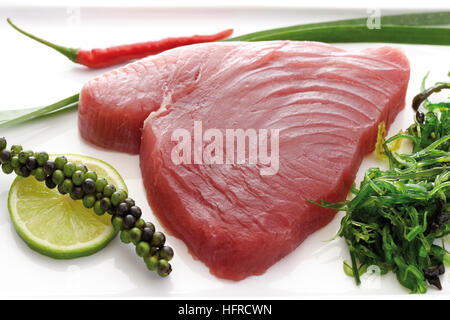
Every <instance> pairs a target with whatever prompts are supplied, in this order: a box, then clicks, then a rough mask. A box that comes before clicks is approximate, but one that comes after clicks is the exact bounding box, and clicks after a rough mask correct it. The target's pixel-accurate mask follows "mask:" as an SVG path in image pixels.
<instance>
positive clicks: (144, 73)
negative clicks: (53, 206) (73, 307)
mask: <svg viewBox="0 0 450 320" xmlns="http://www.w3.org/2000/svg"><path fill="white" fill-rule="evenodd" d="M408 79H409V63H408V60H407V58H406V57H405V56H404V54H403V53H402V52H401V51H399V50H397V49H393V48H390V47H381V48H376V49H367V50H363V51H360V52H347V51H344V50H341V49H338V48H335V47H333V46H330V45H326V44H320V43H311V42H289V41H283V42H281V41H275V42H261V43H215V44H207V45H196V46H189V47H185V48H180V49H175V50H172V51H170V52H168V53H167V54H163V55H159V56H157V57H154V58H151V59H147V60H143V61H140V62H137V63H134V64H131V65H128V66H126V67H125V68H122V69H119V70H118V71H115V72H112V73H108V74H106V75H104V76H103V77H100V78H98V79H97V80H94V81H92V82H90V83H89V84H88V86H87V87H85V89H83V98H84V99H83V100H82V103H88V104H89V106H88V105H85V106H83V105H82V108H81V110H80V111H81V114H80V124H81V126H80V128H81V130H82V134H83V136H84V137H87V138H88V139H90V140H91V141H93V142H95V143H97V144H100V145H103V146H106V147H110V148H114V149H118V150H125V151H128V152H136V150H137V147H138V145H139V127H140V123H141V122H142V121H143V119H144V118H145V117H146V116H147V114H148V113H149V112H150V111H152V110H156V109H157V110H156V111H155V112H152V113H150V115H149V116H148V118H147V119H146V120H145V123H144V127H143V132H142V142H141V148H140V162H141V169H142V175H143V180H144V185H145V188H146V190H147V196H148V200H149V203H150V205H151V207H152V209H153V211H154V213H155V214H156V215H157V216H158V217H159V219H160V220H161V222H162V223H163V225H164V226H165V227H166V228H167V229H169V231H171V232H172V233H173V234H174V235H175V236H177V237H179V238H181V239H182V240H183V241H184V242H185V243H186V245H187V246H188V248H189V250H190V251H191V253H192V254H193V255H194V256H195V257H197V258H198V259H200V260H201V261H203V262H204V263H205V264H206V265H207V266H208V267H209V269H210V271H211V272H212V273H213V274H214V275H216V276H218V277H221V278H226V279H232V280H240V279H243V278H246V277H248V276H250V275H257V274H261V273H263V272H264V271H265V270H266V269H267V268H269V267H270V266H271V265H273V264H274V263H275V262H277V261H278V260H280V259H281V258H282V257H284V256H285V255H287V254H288V253H289V252H291V251H292V250H294V249H295V248H296V247H297V246H298V245H299V244H300V243H302V241H303V240H304V239H305V238H306V237H307V236H308V235H310V234H311V233H313V232H314V231H316V230H318V229H319V228H321V227H323V226H324V225H326V224H327V223H328V222H330V220H331V219H332V218H333V216H334V212H333V211H330V210H326V209H322V208H319V207H317V206H315V205H312V204H310V203H309V202H307V200H309V199H310V200H315V201H318V200H320V199H324V200H328V201H341V200H343V199H345V197H346V195H347V192H348V190H349V188H350V185H351V183H352V182H353V180H354V178H355V174H356V172H357V170H358V167H359V165H360V163H361V160H362V157H363V156H364V155H365V154H367V153H368V152H370V151H371V150H373V147H374V144H375V140H376V133H377V125H378V123H379V122H380V121H385V122H386V124H387V125H389V124H390V123H391V122H392V121H393V120H394V118H395V116H396V115H397V113H398V112H399V111H400V110H401V109H402V108H403V106H404V101H405V92H406V87H407V84H408ZM90 107H92V108H93V109H94V114H95V116H93V115H92V114H91V110H90ZM88 109H89V110H88ZM108 110H110V111H109V112H110V114H107V113H108V112H107V111H108ZM86 117H88V118H89V117H93V119H92V120H88V119H86ZM122 121H123V123H122ZM88 123H90V124H92V128H88ZM194 124H195V126H197V129H196V131H195V132H194V130H193V128H194ZM199 128H201V129H202V131H201V132H200V133H199ZM208 129H214V130H208ZM227 129H233V130H234V129H242V130H243V131H244V132H245V130H248V129H250V131H251V129H253V130H255V131H256V133H257V134H258V136H257V139H258V140H253V139H251V138H249V137H250V136H251V135H249V137H247V142H248V145H247V146H246V148H249V149H248V150H247V149H245V150H247V151H246V163H245V164H239V163H237V162H233V161H231V160H233V159H234V160H235V159H237V157H238V154H237V150H238V147H237V142H236V145H235V146H236V148H235V149H234V151H232V152H231V154H230V153H228V152H227V150H226V149H227V148H226V141H225V140H226V139H228V136H227V137H226V132H227ZM260 129H261V130H268V131H267V132H269V133H268V136H267V137H268V138H267V145H268V146H269V150H268V154H270V153H271V152H275V151H276V150H275V144H271V143H270V141H271V137H272V136H275V137H276V134H275V133H276V132H278V134H279V137H278V141H279V145H278V153H279V162H278V165H279V168H277V170H274V171H273V172H272V173H273V174H267V173H266V174H262V170H261V169H263V168H264V167H268V165H266V164H267V162H266V164H263V162H262V161H261V162H257V163H255V162H253V163H251V161H250V154H251V153H252V152H253V151H254V150H255V141H257V143H259V141H260V140H259V139H262V138H261V135H260V132H263V131H259V130H260ZM180 130H181V131H180ZM277 130H278V131H277ZM114 132H120V133H121V134H123V136H120V135H114ZM180 132H181V133H189V134H190V136H189V137H188V138H187V139H183V138H180V137H181V135H178V134H179V133H180ZM207 132H209V135H207V134H206V133H207ZM248 132H249V131H247V133H248ZM212 133H213V134H212ZM219 133H221V134H223V141H222V145H221V144H220V143H219V140H218V139H219V137H220V135H219ZM89 134H92V137H89ZM202 134H204V136H203V137H202ZM111 136H114V139H112V138H111ZM174 137H175V139H174ZM212 137H214V138H212ZM199 139H200V140H199ZM216 140H217V141H216ZM182 141H183V144H181V142H182ZM213 141H214V144H213ZM230 141H234V140H230ZM251 141H252V143H250V142H251ZM261 141H264V139H262V140H261ZM187 142H189V143H187ZM216 142H217V143H218V144H216ZM188 145H190V147H191V149H190V150H189V149H188V148H187V147H186V146H188ZM212 145H214V146H215V147H214V148H213V149H212V148H211V146H212ZM231 145H232V144H231V143H230V146H231ZM233 145H234V142H233ZM180 146H185V147H186V148H185V149H184V148H181V147H180ZM217 146H218V147H217ZM249 146H252V147H251V148H250V147H249ZM216 147H217V148H216ZM220 148H221V149H220ZM256 149H258V150H261V149H263V148H262V147H261V146H260V145H258V148H256ZM180 150H182V152H181V151H180ZM219 150H222V154H223V159H225V158H226V159H225V160H223V162H224V163H225V164H211V163H212V162H211V161H210V160H211V158H214V159H215V160H216V161H217V162H220V161H219V160H218V159H219V158H220V157H218V155H220V152H218V151H219ZM202 152H203V153H202ZM208 152H210V153H208ZM252 154H253V153H252ZM258 155H259V154H258ZM208 156H210V158H208ZM177 157H178V158H177ZM183 157H184V158H183ZM180 159H181V160H183V159H184V160H183V161H184V162H183V161H181V160H180ZM208 159H209V160H208ZM227 160H230V162H229V163H228V164H227ZM180 161H181V163H180ZM202 161H203V162H202ZM208 161H210V162H208ZM189 162H190V163H191V164H189Z"/></svg>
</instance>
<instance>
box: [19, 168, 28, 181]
mask: <svg viewBox="0 0 450 320" xmlns="http://www.w3.org/2000/svg"><path fill="white" fill-rule="evenodd" d="M30 174H31V170H30V169H28V168H27V166H21V167H20V169H19V175H20V176H21V177H24V178H26V177H29V176H30Z"/></svg>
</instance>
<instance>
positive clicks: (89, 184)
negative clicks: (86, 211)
mask: <svg viewBox="0 0 450 320" xmlns="http://www.w3.org/2000/svg"><path fill="white" fill-rule="evenodd" d="M81 188H83V191H84V192H85V193H86V194H94V192H95V182H94V180H92V179H91V178H87V179H85V180H84V181H83V183H82V184H81ZM94 198H95V196H94Z"/></svg>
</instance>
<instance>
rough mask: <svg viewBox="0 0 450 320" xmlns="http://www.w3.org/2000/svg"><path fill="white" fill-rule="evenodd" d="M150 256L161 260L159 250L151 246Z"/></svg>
mask: <svg viewBox="0 0 450 320" xmlns="http://www.w3.org/2000/svg"><path fill="white" fill-rule="evenodd" d="M150 255H151V256H155V257H158V259H159V248H157V247H152V246H150Z"/></svg>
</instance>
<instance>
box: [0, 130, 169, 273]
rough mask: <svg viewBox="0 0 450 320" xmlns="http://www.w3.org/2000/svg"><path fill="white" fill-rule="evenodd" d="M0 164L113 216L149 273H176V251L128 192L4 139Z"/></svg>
mask: <svg viewBox="0 0 450 320" xmlns="http://www.w3.org/2000/svg"><path fill="white" fill-rule="evenodd" d="M0 163H1V166H2V171H3V172H4V173H6V174H10V173H12V172H15V173H16V174H17V175H18V176H21V177H29V176H30V175H31V176H34V178H35V179H36V180H37V181H41V182H45V185H46V186H47V188H49V189H54V188H57V189H58V191H59V193H61V194H63V195H65V194H69V195H70V197H71V198H72V199H73V200H81V201H82V202H83V205H84V206H85V207H86V208H92V209H93V211H94V212H95V214H97V215H103V214H105V213H108V214H110V215H111V223H112V225H113V227H114V229H115V230H116V231H117V232H120V239H121V241H122V242H124V243H133V244H134V245H135V246H136V254H137V255H138V256H139V257H141V258H143V259H144V262H145V263H146V265H147V268H148V269H149V270H152V271H157V272H158V274H159V275H160V276H162V277H165V276H168V275H169V274H170V272H171V271H172V267H171V265H170V263H169V261H170V260H171V259H172V258H173V250H172V248H171V247H169V246H165V245H164V244H165V242H166V237H165V235H164V233H162V232H159V231H156V230H155V226H154V225H153V223H151V222H146V221H144V220H143V219H142V218H141V216H142V211H141V209H140V208H139V207H138V206H136V204H135V202H134V200H133V199H131V198H129V197H128V194H127V192H126V191H125V190H122V189H116V187H115V186H114V185H112V184H109V183H108V181H107V180H106V179H105V178H102V177H97V174H96V173H95V172H94V171H91V170H89V169H88V168H87V167H86V166H85V165H83V164H75V163H73V162H70V161H69V160H68V159H67V158H66V157H65V156H58V157H56V158H55V159H54V160H51V159H50V157H49V155H48V153H46V152H33V151H24V150H23V148H22V146H20V145H13V146H11V148H10V149H9V150H8V149H7V141H6V139H5V138H4V137H3V138H0Z"/></svg>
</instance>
